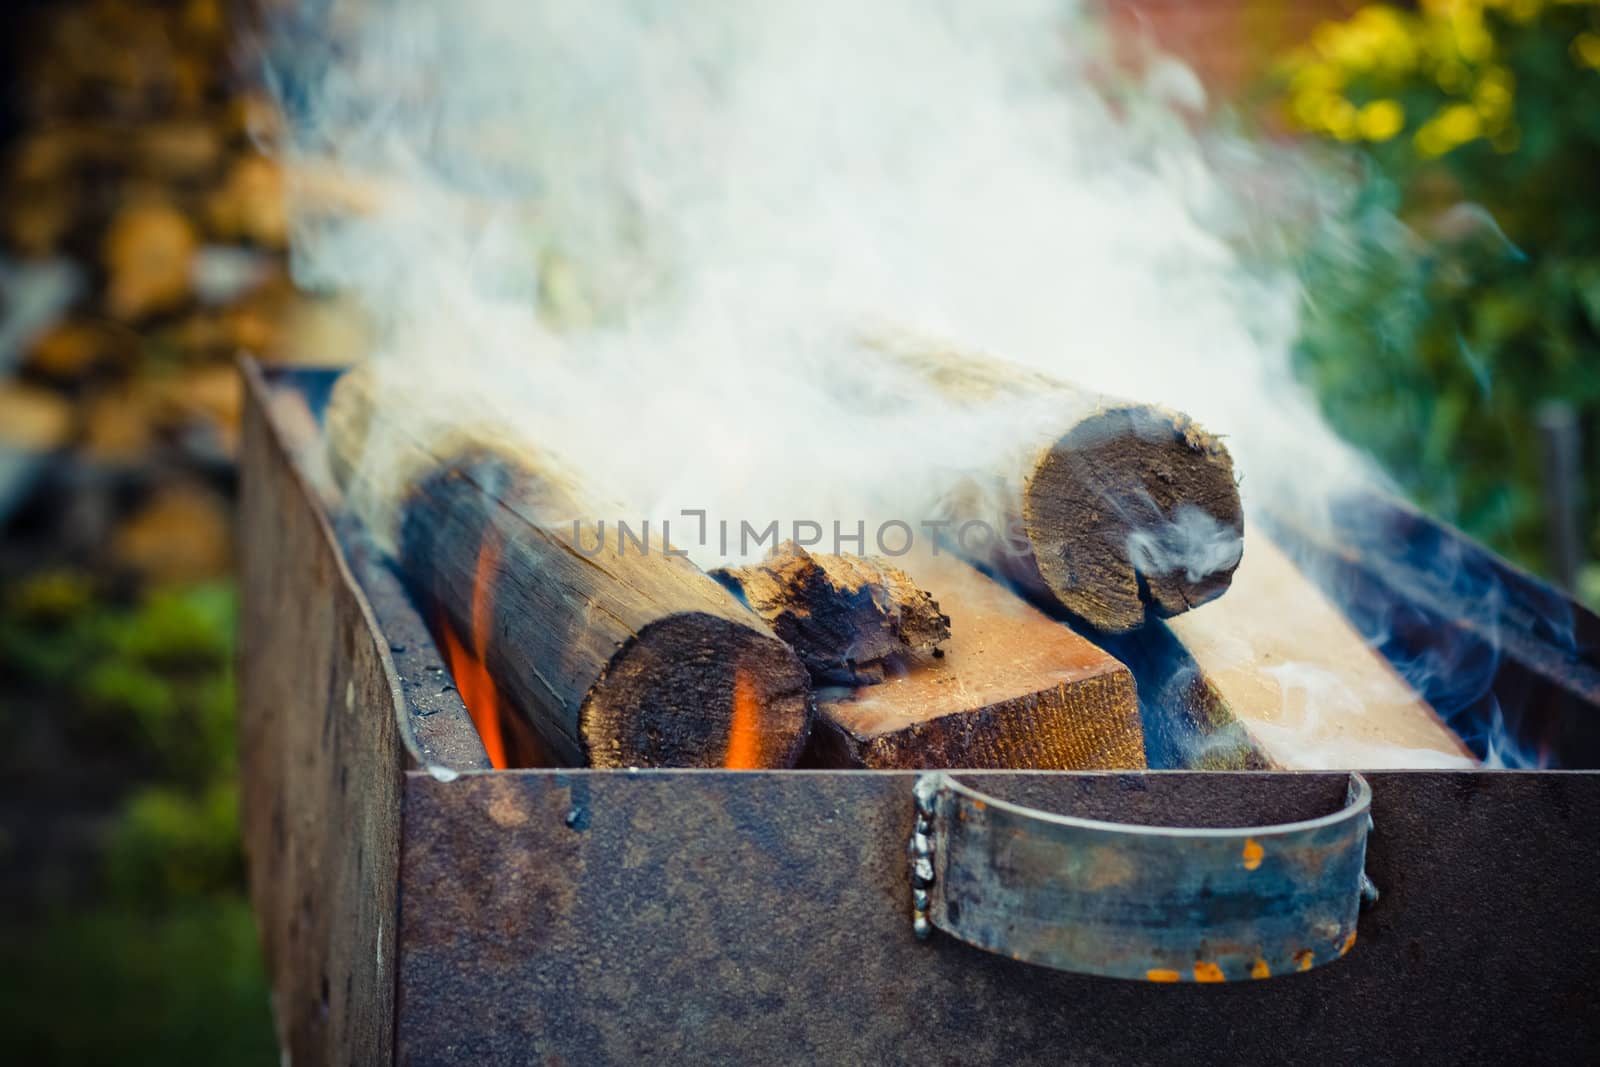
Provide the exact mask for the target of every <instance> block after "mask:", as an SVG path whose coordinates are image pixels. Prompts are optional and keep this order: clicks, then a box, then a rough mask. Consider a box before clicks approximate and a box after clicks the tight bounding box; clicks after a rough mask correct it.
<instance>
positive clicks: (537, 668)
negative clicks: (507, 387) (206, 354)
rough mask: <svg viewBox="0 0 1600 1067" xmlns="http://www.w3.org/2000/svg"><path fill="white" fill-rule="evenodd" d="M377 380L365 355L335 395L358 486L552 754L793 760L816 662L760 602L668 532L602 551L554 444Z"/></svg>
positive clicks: (357, 500)
mask: <svg viewBox="0 0 1600 1067" xmlns="http://www.w3.org/2000/svg"><path fill="white" fill-rule="evenodd" d="M375 392H376V391H375V385H374V382H373V379H372V375H371V373H370V371H369V369H367V368H358V369H356V370H353V371H350V372H347V373H346V374H345V375H344V376H343V377H341V379H340V380H339V383H338V385H337V386H336V387H335V389H334V393H333V397H332V399H331V401H330V404H329V408H328V412H327V417H326V434H327V442H328V449H329V459H330V463H331V466H332V467H333V470H334V473H335V476H336V477H337V478H338V480H339V482H340V484H341V486H343V488H344V489H345V491H346V499H347V500H349V501H351V502H352V504H353V506H354V507H355V508H356V510H357V511H358V512H360V513H361V514H362V515H363V518H365V519H366V520H367V521H368V523H369V524H370V525H373V526H374V527H375V528H376V529H377V530H379V531H380V532H382V533H386V534H387V539H388V540H389V541H390V542H391V543H390V544H389V545H387V546H386V547H390V548H391V550H392V551H393V552H394V555H395V557H396V559H397V561H398V564H399V567H400V570H401V572H402V574H403V575H404V576H405V577H406V580H407V582H408V584H409V585H410V586H411V588H412V590H413V595H415V596H416V597H417V598H418V600H419V602H420V604H421V606H422V608H423V611H424V614H430V613H431V614H433V615H435V617H442V619H443V621H445V622H447V623H448V624H449V625H450V626H451V627H452V628H453V629H454V631H455V632H456V633H457V634H458V635H463V639H466V640H470V641H471V642H472V643H473V644H474V646H475V648H476V651H477V652H478V654H479V658H480V659H481V660H482V661H483V662H484V663H485V664H486V665H487V668H488V671H489V673H490V675H491V676H492V677H493V678H494V680H495V681H496V682H497V683H499V686H500V690H501V692H502V693H503V694H504V695H505V697H506V699H507V700H509V701H510V702H511V703H512V704H513V705H514V707H515V708H516V709H517V711H518V712H519V713H521V714H523V715H525V716H527V718H528V719H529V720H530V721H531V722H532V724H533V726H534V728H535V730H536V731H537V732H538V734H539V736H540V738H541V739H542V740H543V741H544V742H545V744H546V746H547V747H548V748H549V749H550V751H551V752H552V753H553V754H554V755H555V756H556V757H557V758H559V759H561V760H562V761H564V762H568V763H572V764H587V765H592V766H599V767H626V766H727V767H778V766H788V765H790V764H792V763H793V762H794V760H795V759H796V758H797V757H798V755H799V752H800V749H801V747H802V746H803V745H804V742H805V737H806V733H807V726H808V704H809V692H808V690H809V686H808V684H807V678H806V674H805V670H804V668H803V667H802V666H801V664H800V662H799V660H798V659H797V658H796V657H795V655H794V653H793V652H792V651H790V650H789V648H788V647H787V646H786V645H784V644H783V643H782V642H781V641H779V640H778V639H777V638H776V637H774V636H773V634H772V632H771V630H769V629H768V628H767V626H766V625H765V624H764V623H762V621H761V620H760V619H759V618H757V617H756V616H755V615H754V614H753V613H751V612H750V611H749V609H747V608H745V607H744V605H742V604H740V603H739V602H738V601H737V600H736V599H735V598H734V597H733V596H732V595H731V594H730V593H728V591H727V590H725V589H723V588H722V587H721V586H719V585H718V584H717V583H716V582H714V581H712V580H711V579H710V578H708V577H707V576H706V575H705V574H704V573H702V572H701V571H700V570H699V569H698V568H696V567H695V566H694V565H693V564H692V563H690V562H689V561H688V560H687V559H685V558H682V557H681V556H676V555H668V554H665V553H664V552H663V551H662V549H663V547H664V546H661V545H652V546H650V550H649V551H648V552H647V553H646V552H643V551H641V549H640V548H639V547H638V546H637V545H633V544H629V545H627V547H626V550H623V548H622V546H621V545H620V544H619V542H618V540H617V539H616V538H615V537H613V538H610V539H608V540H607V541H606V542H605V543H604V544H603V545H602V546H600V547H599V548H598V549H597V547H596V545H597V533H598V532H599V531H598V529H597V528H596V527H595V526H594V525H592V523H593V520H595V519H596V518H598V517H600V515H601V514H602V513H601V512H599V511H597V510H596V508H595V506H594V505H593V503H592V501H591V499H590V494H589V493H588V492H587V491H586V490H585V488H584V487H583V485H582V484H581V480H580V479H579V478H578V477H576V476H575V475H574V474H573V473H572V472H571V471H568V470H564V469H563V468H562V466H561V465H560V463H559V461H557V460H555V459H554V458H553V457H552V456H551V455H549V454H548V453H543V452H541V451H539V450H538V449H536V448H534V447H531V446H529V445H527V444H526V443H524V442H522V441H520V440H513V439H511V438H509V437H507V436H505V435H495V434H490V433H487V432H480V431H474V432H472V433H471V434H462V433H457V434H455V435H452V434H451V433H449V432H432V431H430V430H429V429H428V426H429V424H430V423H429V419H428V413H427V412H425V411H422V410H419V408H425V407H426V404H425V402H423V401H421V400H420V398H419V397H418V396H417V392H416V391H415V390H407V391H406V393H405V395H404V396H399V395H391V394H390V393H385V394H383V395H382V396H377V395H375ZM435 414H436V413H435ZM374 455H376V456H377V457H378V461H375V459H374ZM574 520H579V524H578V526H577V527H575V526H574Z"/></svg>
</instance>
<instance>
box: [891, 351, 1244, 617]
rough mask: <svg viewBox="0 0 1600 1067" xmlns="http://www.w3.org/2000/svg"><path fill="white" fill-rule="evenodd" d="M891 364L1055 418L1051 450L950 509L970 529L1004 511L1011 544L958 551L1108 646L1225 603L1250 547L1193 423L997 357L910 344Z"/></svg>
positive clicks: (1213, 452)
mask: <svg viewBox="0 0 1600 1067" xmlns="http://www.w3.org/2000/svg"><path fill="white" fill-rule="evenodd" d="M881 351H883V353H884V354H885V356H886V358H887V359H888V360H889V361H890V362H891V363H892V364H894V365H895V366H896V367H898V368H902V369H905V370H909V371H910V372H912V373H913V374H914V375H915V376H916V377H917V378H918V379H919V380H921V381H924V382H926V383H928V384H929V385H930V386H932V387H933V388H934V389H936V390H937V391H938V392H939V393H940V394H941V395H943V396H945V397H947V398H949V399H953V400H955V401H956V402H958V403H959V404H961V405H962V406H964V407H972V408H980V407H982V408H987V407H991V406H994V407H998V406H1000V405H1005V406H1006V407H1007V408H1009V409H1015V410H1017V411H1019V412H1021V411H1030V412H1035V411H1038V410H1039V409H1040V407H1041V405H1043V406H1046V407H1047V408H1048V412H1047V414H1046V416H1045V417H1044V418H1043V419H1042V420H1041V422H1040V425H1042V426H1043V427H1044V428H1045V429H1046V431H1047V435H1048V439H1047V440H1046V441H1044V442H1043V443H1042V444H1041V442H1039V441H1038V440H1033V439H1030V440H1027V441H1024V442H1022V443H1021V444H1019V446H1018V447H1017V448H1016V449H1014V450H1012V451H1011V452H1009V453H1008V454H1006V456H1005V458H1004V460H1003V461H1002V462H1001V465H1000V468H999V469H997V470H994V471H992V472H989V473H990V474H991V475H992V476H991V477H989V478H987V479H985V481H986V482H987V483H988V484H976V485H972V486H968V487H966V488H964V489H963V490H961V491H960V492H958V493H956V494H954V495H953V496H952V499H951V501H950V507H949V510H950V511H951V512H952V514H954V515H956V516H958V517H960V518H966V517H968V516H969V515H970V514H971V513H972V512H974V511H976V512H977V513H979V514H984V513H989V512H992V511H993V510H994V508H993V507H992V505H991V506H986V505H985V500H993V501H995V502H997V503H998V505H999V511H1000V512H1001V514H1000V515H998V516H996V517H997V518H999V519H1000V524H1001V526H1002V527H1003V529H1004V531H1005V536H1001V537H997V538H995V539H992V540H991V541H990V542H989V543H987V544H984V545H981V546H974V545H968V544H964V543H962V542H961V539H960V538H956V539H955V547H956V548H957V549H958V550H959V551H960V552H961V553H962V554H963V555H966V556H968V557H969V558H972V559H973V560H974V562H977V563H979V564H980V565H982V566H986V567H990V568H993V569H995V570H997V571H999V572H1001V573H1003V574H1005V575H1006V576H1007V577H1008V578H1010V579H1011V580H1012V581H1014V582H1016V583H1017V584H1018V585H1019V586H1020V587H1022V588H1023V589H1024V590H1026V591H1027V592H1028V593H1029V594H1030V595H1032V596H1036V597H1041V598H1044V599H1045V600H1047V601H1050V602H1054V603H1056V604H1059V605H1060V606H1061V607H1063V608H1065V609H1066V610H1067V611H1070V612H1071V613H1072V614H1074V615H1076V616H1078V617H1079V618H1081V619H1083V620H1084V621H1085V622H1087V623H1088V624H1089V625H1090V626H1093V627H1094V628H1096V629H1098V630H1101V631H1104V632H1107V633H1121V632H1124V631H1127V630H1131V629H1133V628H1135V627H1138V626H1141V625H1143V624H1144V623H1145V622H1146V620H1147V619H1148V618H1149V617H1151V616H1155V617H1158V618H1163V617H1168V616H1172V615H1178V614H1180V613H1182V612H1185V611H1188V610H1189V609H1191V608H1194V607H1197V606H1199V605H1201V604H1204V603H1206V602H1207V601H1209V600H1212V599H1214V598H1216V597H1218V596H1221V595H1222V593H1223V592H1224V591H1226V590H1227V588H1228V583H1229V581H1230V580H1231V579H1232V576H1233V571H1234V568H1236V567H1237V566H1238V564H1239V556H1240V551H1241V546H1242V544H1243V536H1244V533H1243V531H1244V512H1243V509H1242V508H1241V506H1240V503H1239V489H1238V486H1237V485H1236V484H1235V481H1234V474H1233V459H1232V457H1231V456H1229V454H1228V450H1227V449H1226V448H1225V447H1224V446H1223V444H1222V442H1221V441H1219V440H1218V439H1217V438H1216V437H1214V436H1212V435H1211V434H1209V433H1207V432H1206V431H1205V430H1203V429H1201V428H1200V426H1199V425H1197V424H1196V423H1195V422H1194V421H1193V420H1192V419H1190V418H1189V417H1188V416H1187V415H1184V414H1181V413H1179V412H1174V411H1168V410H1166V409H1165V408H1160V407H1155V406H1153V405H1150V404H1138V403H1132V402H1129V401H1122V400H1116V399H1112V398H1108V397H1104V396H1100V395H1098V394H1095V393H1091V392H1088V391H1086V390H1083V389H1080V388H1078V387H1076V386H1073V385H1070V384H1067V383H1065V382H1062V381H1059V380H1057V379H1054V378H1050V377H1048V376H1046V375H1043V374H1039V373H1036V372H1034V371H1031V370H1028V369H1025V368H1022V367H1018V366H1015V365H1013V364H1009V363H1006V362H1003V361H1000V360H995V359H991V358H987V357H979V356H971V355H966V354H956V353H952V352H949V351H943V350H939V349H936V348H930V347H927V346H920V347H907V346H904V345H900V344H887V345H883V346H881ZM1031 421H1032V420H1031V418H1020V419H1019V420H1018V422H1019V423H1020V424H1024V425H1026V424H1030V423H1031Z"/></svg>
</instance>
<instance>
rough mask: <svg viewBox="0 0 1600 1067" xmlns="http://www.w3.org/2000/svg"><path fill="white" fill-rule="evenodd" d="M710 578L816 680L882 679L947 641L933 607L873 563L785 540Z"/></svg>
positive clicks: (897, 573) (899, 573)
mask: <svg viewBox="0 0 1600 1067" xmlns="http://www.w3.org/2000/svg"><path fill="white" fill-rule="evenodd" d="M711 576H712V577H713V578H715V579H716V580H717V581H719V582H721V583H722V584H723V585H724V586H726V587H728V588H729V589H730V590H732V591H734V592H736V593H738V594H739V595H740V596H742V597H743V598H744V601H745V603H746V604H748V605H750V608H751V610H753V611H754V612H755V613H756V614H757V615H760V616H761V618H762V619H764V620H765V621H766V623H767V625H768V626H771V627H772V631H773V633H775V634H777V635H778V636H779V637H780V638H782V639H783V640H784V641H786V642H788V644H789V647H791V648H793V649H794V650H795V652H796V653H797V654H798V655H799V656H800V662H802V663H804V664H805V665H806V669H807V670H808V671H810V672H811V676H812V678H813V679H816V680H818V681H834V682H838V683H842V684H858V683H861V682H869V683H870V682H874V681H881V680H882V676H883V675H882V666H881V661H882V660H884V659H885V658H887V657H889V656H892V655H896V654H902V653H907V652H934V651H935V650H936V649H937V647H938V645H939V643H940V642H941V641H943V640H945V639H946V638H948V637H949V636H950V617H949V616H947V615H944V614H942V613H941V612H940V611H939V604H938V602H937V601H936V600H934V599H933V597H932V596H930V595H929V594H928V593H926V592H925V591H923V590H922V589H920V588H918V587H917V585H916V583H915V582H913V581H912V580H911V578H910V577H909V576H908V575H907V574H906V572H905V571H903V570H901V569H900V568H898V567H896V566H893V565H892V564H890V563H889V562H888V561H887V560H884V559H880V558H877V557H872V556H847V555H833V554H827V553H820V552H819V553H810V552H807V551H806V550H805V549H804V548H801V547H800V546H799V545H797V544H795V543H794V542H792V541H787V542H785V543H783V544H781V545H779V546H778V547H777V549H776V550H775V551H774V552H773V555H772V556H771V558H769V559H767V560H764V561H762V562H760V563H756V564H752V565H749V566H744V567H723V568H719V569H718V570H715V571H712V572H711Z"/></svg>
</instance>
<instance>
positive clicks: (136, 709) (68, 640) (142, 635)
mask: <svg viewBox="0 0 1600 1067" xmlns="http://www.w3.org/2000/svg"><path fill="white" fill-rule="evenodd" d="M86 588H89V587H88V584H87V583H86V582H85V581H84V580H83V579H82V578H81V577H78V576H73V575H70V574H61V573H47V574H44V575H40V576H37V577H34V578H31V579H29V580H28V581H26V582H24V583H22V584H21V585H20V586H19V587H18V589H17V590H15V592H14V593H13V594H12V595H11V596H10V597H9V598H8V600H7V602H6V604H5V610H4V612H3V613H0V661H4V662H5V663H7V664H8V665H9V667H10V669H12V670H15V671H16V673H17V675H18V676H19V679H20V680H22V681H26V682H31V683H33V684H35V685H37V686H39V687H40V688H41V689H48V690H51V691H55V692H58V693H61V694H64V695H65V697H66V700H65V706H64V707H63V709H62V713H63V714H68V715H71V716H72V719H73V721H71V722H69V723H67V724H65V725H66V727H67V728H68V730H69V731H70V732H71V733H72V734H73V735H74V736H77V737H80V738H83V737H85V736H87V735H97V736H99V737H101V738H104V739H105V740H107V741H112V742H115V743H118V744H119V745H122V746H125V747H126V753H127V756H128V758H129V759H130V760H132V761H135V762H137V763H140V764H143V765H144V766H146V767H148V768H149V769H150V770H151V772H152V773H154V774H156V775H158V776H160V777H163V778H165V779H168V780H171V781H175V782H181V783H186V784H188V785H190V786H200V785H203V784H204V783H205V782H207V781H210V780H212V779H214V778H226V777H228V776H229V775H231V773H232V768H233V767H234V765H235V757H234V746H233V673H232V661H233V617H234V610H235V607H234V593H233V588H232V586H230V585H227V584H214V585H200V586H185V587H181V588H174V589H158V590H154V591H152V592H151V593H149V594H148V595H146V596H145V597H144V598H143V599H142V600H141V601H140V602H139V603H137V604H135V605H133V606H132V607H125V606H117V605H114V604H109V603H107V602H105V601H103V600H97V599H95V598H94V597H93V595H92V589H91V590H90V592H87V593H86V592H83V590H84V589H86Z"/></svg>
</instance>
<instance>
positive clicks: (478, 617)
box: [439, 530, 511, 770]
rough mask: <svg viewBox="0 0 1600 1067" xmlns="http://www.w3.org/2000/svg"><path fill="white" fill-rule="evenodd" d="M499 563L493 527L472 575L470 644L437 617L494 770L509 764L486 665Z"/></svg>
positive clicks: (495, 694)
mask: <svg viewBox="0 0 1600 1067" xmlns="http://www.w3.org/2000/svg"><path fill="white" fill-rule="evenodd" d="M499 567H500V542H499V540H498V539H497V538H496V537H495V535H494V532H493V531H492V530H491V531H487V532H485V534H484V538H483V545H482V547H481V548H479V549H478V564H477V567H476V568H475V569H474V571H473V575H472V633H471V637H472V647H471V648H470V649H468V648H467V646H466V645H465V644H464V643H463V642H462V640H461V638H460V636H459V635H458V634H457V633H456V632H455V629H454V628H453V627H451V625H450V623H449V621H448V620H446V619H443V618H441V619H440V620H439V630H440V633H441V635H442V637H443V639H444V650H445V656H446V657H447V658H448V659H449V660H450V673H451V674H452V675H454V676H455V680H456V690H457V691H458V692H459V693H460V694H461V702H462V703H463V704H465V705H466V706H467V714H468V715H470V716H472V724H473V725H474V726H476V727H477V728H478V736H479V737H480V738H482V739H483V749H484V751H485V752H487V753H488V754H489V763H490V764H491V765H492V766H493V767H494V768H495V769H496V770H503V769H504V768H506V767H509V766H510V765H511V764H510V761H509V760H508V759H507V758H506V737H505V730H504V723H503V720H502V718H501V714H500V710H501V701H500V690H499V689H497V688H496V687H495V684H494V678H493V677H491V676H490V674H489V668H488V667H487V666H486V663H487V662H488V658H489V657H488V649H489V632H490V627H491V626H492V625H493V614H492V609H493V595H492V594H493V589H494V574H495V571H496V570H498V569H499Z"/></svg>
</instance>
